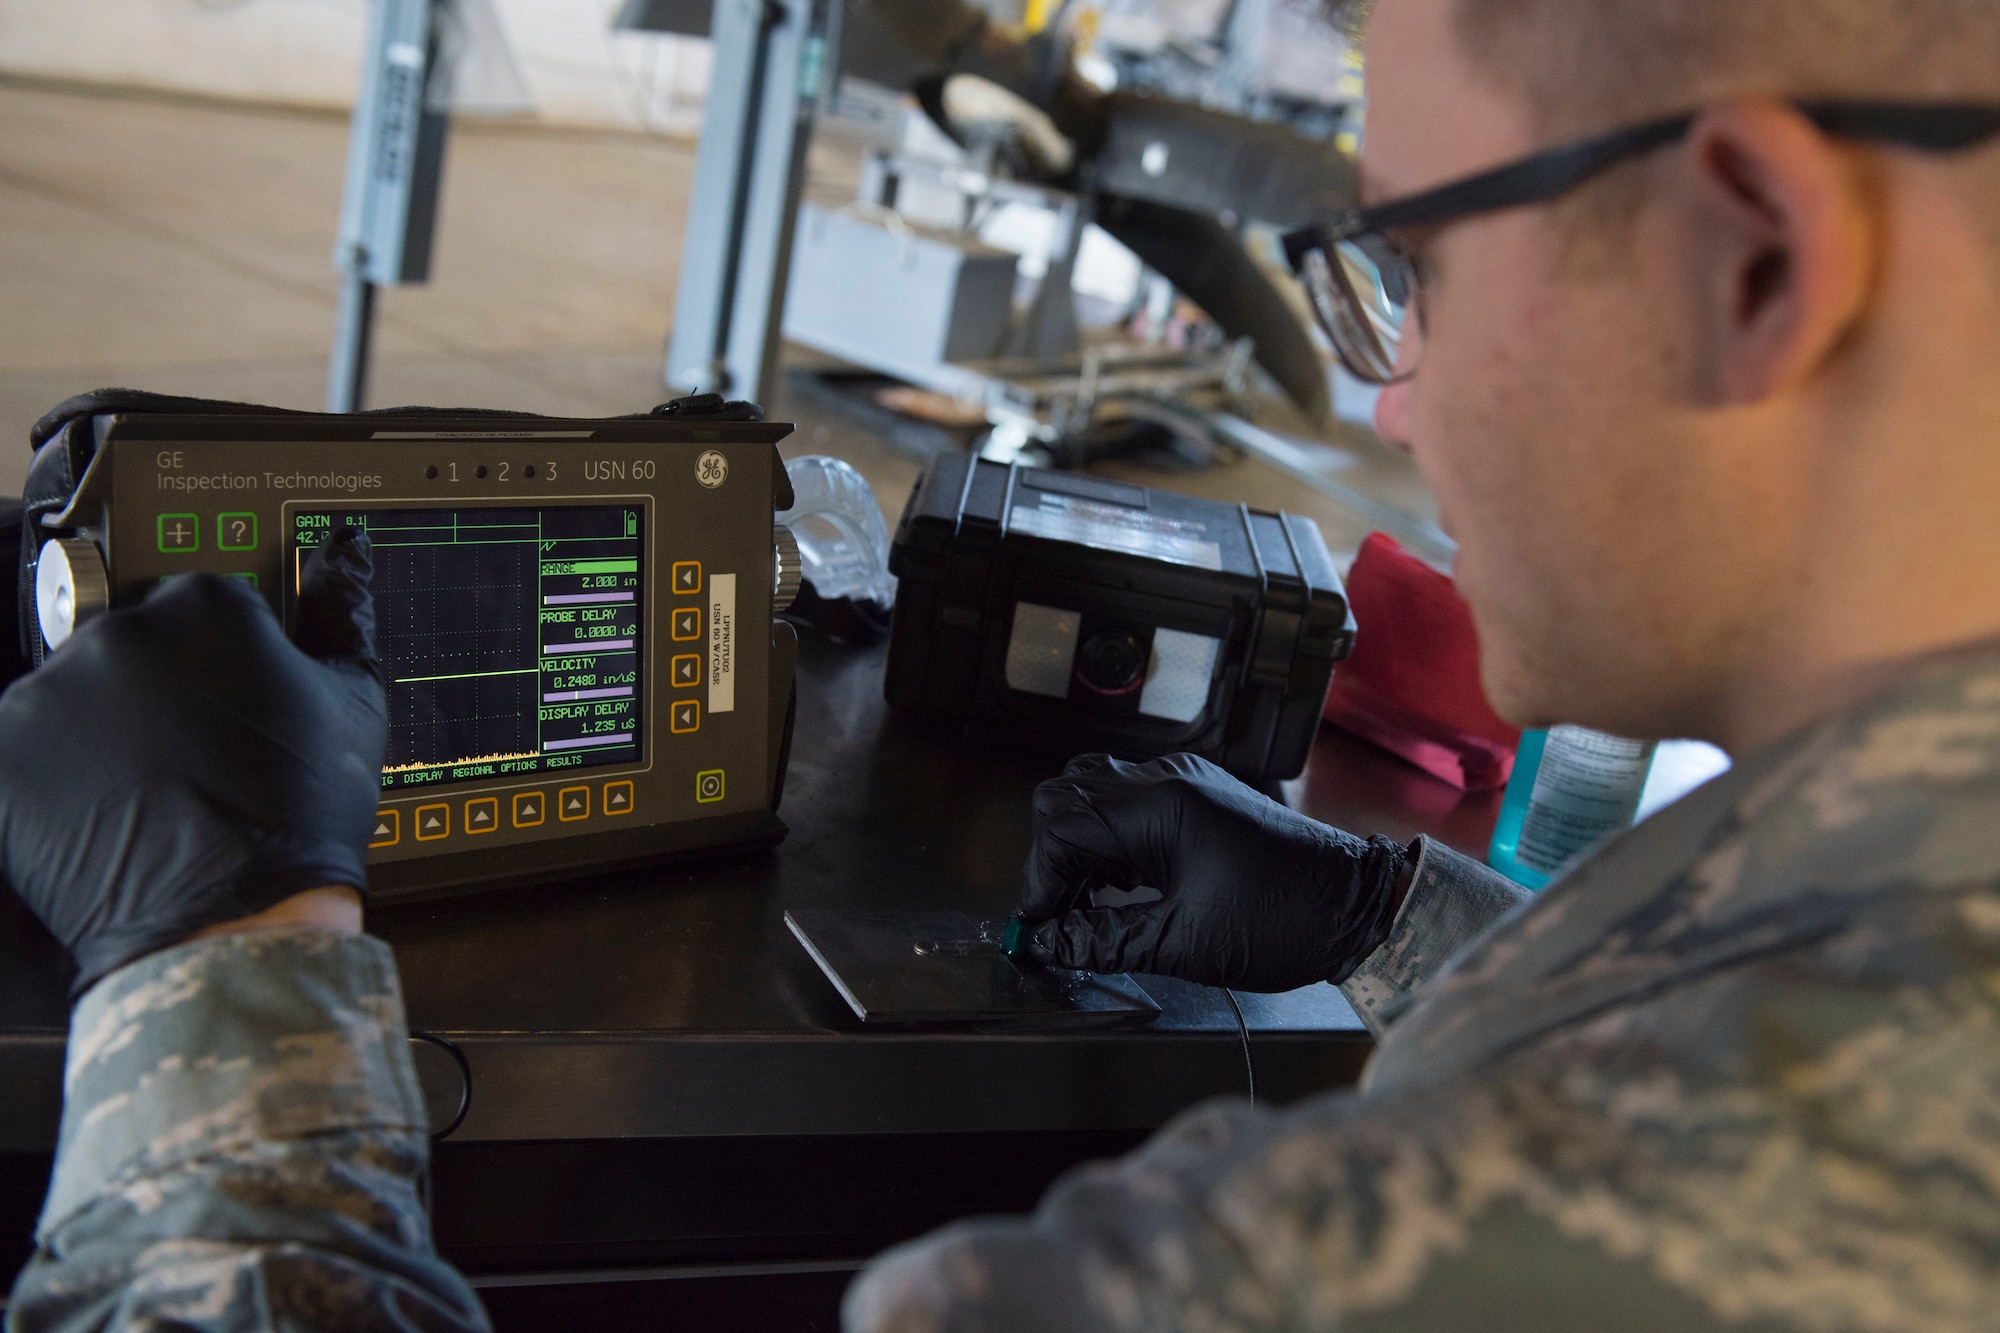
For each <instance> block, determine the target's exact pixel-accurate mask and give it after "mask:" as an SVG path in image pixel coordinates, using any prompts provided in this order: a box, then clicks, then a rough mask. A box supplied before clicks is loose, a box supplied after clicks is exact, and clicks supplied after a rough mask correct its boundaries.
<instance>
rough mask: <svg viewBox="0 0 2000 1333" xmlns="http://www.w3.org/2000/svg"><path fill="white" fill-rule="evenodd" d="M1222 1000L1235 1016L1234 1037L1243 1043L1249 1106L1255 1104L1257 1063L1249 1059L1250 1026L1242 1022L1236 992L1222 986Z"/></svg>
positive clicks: (1240, 1006) (1240, 1007) (1240, 1008)
mask: <svg viewBox="0 0 2000 1333" xmlns="http://www.w3.org/2000/svg"><path fill="white" fill-rule="evenodd" d="M1222 998H1223V999H1225V1000H1227V1001H1229V1012H1230V1013H1232V1014H1235V1015H1236V1035H1237V1037H1239V1038H1240V1039H1241V1040H1242V1042H1243V1077H1244V1079H1245V1080H1246V1081H1247V1082H1248V1083H1249V1084H1250V1104H1251V1105H1252V1106H1255V1105H1256V1104H1257V1062H1256V1061H1255V1060H1253V1059H1251V1058H1250V1025H1249V1024H1248V1023H1245V1022H1244V1021H1243V1006H1242V1005H1240V1004H1238V1003H1236V992H1235V991H1233V990H1231V989H1229V987H1227V986H1224V987H1223V988H1222Z"/></svg>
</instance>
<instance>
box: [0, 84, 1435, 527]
mask: <svg viewBox="0 0 2000 1333" xmlns="http://www.w3.org/2000/svg"><path fill="white" fill-rule="evenodd" d="M0 125H4V126H5V127H6V132H5V133H4V134H0V493H4V494H18V493H19V488H20V484H21V479H22V477H23V475H24V474H25V470H26V467H27V460H28V449H27V444H26V434H27V428H28V426H29V425H30V424H31V423H32V422H33V421H34V420H35V419H36V418H37V417H38V416H40V415H41V414H42V413H43V412H44V411H46V410H47V409H48V408H50V407H52V406H53V405H55V404H56V403H57V402H59V401H61V400H62V399H63V398H65V397H67V396H68V395H70V394H72V393H76V392H79V391H81V390H84V389H90V388H98V387H103V386H108V385H121V386H126V387H132V388H145V389H155V390H160V391H163V392H170V393H186V394H199V395H206V396H212V397H219V398H231V399H238V400H243V401H249V402H262V403H270V404H273V405H276V406H282V407H299V408H311V409H317V408H319V407H321V406H322V405H323V402H324V397H325V377H326V358H327V350H328V347H329V345H330V342H331V338H332V331H333V320H334V275H333V268H332V262H331V258H330V256H331V253H332V248H333V238H334V224H335V219H336V217H337V214H338V211H339V204H340V188H341V177H342V173H343V171H344V168H345V160H346V147H347V121H346V118H345V117H344V116H336V115H331V114H321V113H312V112H300V111H289V110H277V109H272V108H266V107H251V106H241V105H231V104H220V103H204V102H200V101H193V100H188V99H176V98H172V97H167V96H161V95H158V94H151V93H139V92H121V91H117V90H106V89H91V88H77V87H64V86H56V85H48V84H38V83H29V82H23V81H20V80H12V79H0ZM850 159H854V160H850ZM856 161H858V155H857V154H856V152H855V150H854V149H853V148H852V146H851V145H848V144H844V143H843V142H842V141H841V140H840V139H839V138H838V136H837V135H823V136H822V138H821V140H820V141H819V142H818V143H816V144H815V146H814V166H813V171H814V176H815V181H816V185H817V186H818V187H820V188H822V189H824V188H826V187H828V186H829V185H831V186H832V187H833V188H836V189H840V188H842V187H843V186H844V183H845V182H846V181H847V180H850V179H852V177H853V176H854V174H855V162H856ZM693 167H694V145H693V144H692V143H690V142H686V141H680V140H674V139H667V138H660V137H654V136H645V135H638V134H621V133H611V132H588V131H570V130H556V129H546V128H538V127H533V126H522V125H513V126H502V125H494V124H481V123H480V122H478V121H464V122H461V123H460V124H459V125H457V126H456V127H454V130H453V133H452V140H451V144H450V148H449V151H448V155H447V162H446V172H445V185H444V200H443V204H442V208H441V220H440V228H439V235H438V240H437V249H436V259H435V262H434V264H433V274H432V281H431V282H430V283H429V284H428V285H425V286H421V287H406V288H399V289H394V290H390V291H387V292H384V293H383V294H382V296H381V299H380V301H379V302H378V307H377V309H378V316H377V333H376V354H375V363H374V364H375V370H374V375H373V380H372V384H371V389H370V394H369V401H370V403H371V405H386V404H393V403H426V404H432V405H442V406H478V407H506V408H518V409H524V410H529V411H538V412H548V413H563V414H574V415H587V416H596V415H604V414H610V413H617V412H631V411H639V410H643V409H644V408H647V407H650V406H651V405H653V404H654V403H656V402H659V401H660V400H661V399H662V398H663V397H665V396H667V394H666V391H665V389H664V388H663V387H662V385H661V382H660V370H661V364H662V360H663V349H664V341H665V333H666V329H667V326H668V324H669V322H670V319H671V315H672V310H673V297H674V277H675V270H676V267H677V265H678V262H679V258H680V250H681V237H682V229H683V224H684V220H685V217H686V213H687V206H688V189H689V185H690V181H691V177H692V175H693ZM846 188H851V187H846ZM790 398H791V400H789V401H788V397H787V396H781V397H780V398H779V400H778V401H777V402H774V403H772V404H768V405H767V406H769V407H770V408H772V415H773V416H780V415H785V416H791V417H793V418H794V419H796V420H798V421H799V423H800V434H799V435H798V436H796V437H794V439H795V441H796V447H800V448H804V449H810V450H814V451H821V452H829V453H836V454H839V455H841V456H843V457H847V458H849V459H850V460H851V461H853V462H854V463H855V464H856V465H857V466H859V467H860V468H861V469H862V471H863V472H864V473H865V474H866V475H867V476H868V477H869V480H870V481H871V483H873V484H874V486H875V488H876V493H877V495H878V496H879V497H880V498H881V500H882V502H883V504H884V506H885V508H887V509H889V510H890V511H891V512H890V517H891V518H892V519H893V518H894V511H895V510H896V509H897V508H898V507H899V506H900V504H901V502H902V497H903V496H904V495H906V494H907V493H908V489H909V486H910V483H911V481H912V480H913V479H914V478H915V476H916V475H917V472H918V470H919V467H920V462H919V461H918V460H917V459H916V458H915V457H914V456H913V455H911V454H910V453H908V452H905V451H899V450H897V449H896V448H895V447H893V446H892V445H891V444H890V443H888V442H887V441H885V440H884V439H883V437H882V436H881V435H880V434H878V433H875V432H872V431H870V430H869V429H867V428H866V427H865V426H861V425H857V424H856V423H855V422H854V421H852V420H846V419H843V418H842V417H841V416H840V415H839V414H838V413H834V412H829V411H827V410H826V409H825V407H824V404H823V403H817V402H815V401H814V400H810V399H803V398H798V397H797V396H795V395H794V396H790ZM1275 411H1276V416H1277V418H1279V419H1280V420H1282V418H1283V415H1284V414H1283V411H1282V409H1281V408H1280V409H1275ZM1294 424H1295V423H1294ZM792 447H794V446H787V452H789V451H790V449H791V448H792ZM1313 452H1314V458H1315V460H1316V461H1315V465H1316V466H1317V467H1319V468H1321V469H1323V470H1324V471H1325V472H1326V474H1327V475H1329V476H1338V477H1339V478H1340V484H1342V485H1346V486H1349V487H1352V488H1353V489H1355V490H1358V491H1361V492H1363V493H1365V494H1367V495H1369V496H1371V497H1373V498H1374V499H1376V500H1377V501H1379V502H1385V503H1387V504H1390V505H1392V506H1394V507H1395V508H1397V509H1399V510H1406V511H1410V512H1412V513H1414V514H1417V515H1419V516H1424V515H1427V513H1428V509H1429V502H1428V499H1427V498H1426V497H1425V496H1424V494H1423V491H1422V487H1421V484H1420V483H1419V482H1418V481H1417V479H1416V478H1415V475H1414V472H1413V471H1412V470H1411V469H1410V468H1409V466H1408V464H1407V462H1406V461H1405V460H1403V459H1402V458H1401V457H1399V456H1397V455H1394V454H1392V453H1391V452H1389V451H1388V450H1386V449H1384V448H1383V447H1382V446H1381V445H1380V444H1379V443H1376V442H1375V441H1374V439H1373V437H1372V436H1371V435H1369V434H1368V433H1367V432H1365V431H1359V430H1346V431H1344V432H1341V433H1339V434H1337V435H1336V436H1335V437H1333V438H1331V440H1330V441H1329V442H1327V443H1322V444H1319V445H1316V446H1313ZM1104 470H1106V471H1110V472H1114V473H1116V474H1118V475H1121V476H1124V477H1126V478H1128V479H1131V480H1135V481H1139V482H1141V483H1143V484H1147V485H1156V486H1165V487H1169V488H1172V489H1180V490H1187V491H1193V492H1196V493H1201V494H1207V495H1211V496H1215V497H1217V498H1221V499H1227V500H1230V501H1243V502H1247V503H1249V504H1252V505H1257V506H1261V507H1266V508H1287V509H1291V510H1293V511H1294V512H1304V513H1308V514H1310V515H1312V516H1313V517H1315V518H1317V519H1318V520H1319V521H1320V523H1321V526H1322V527H1323V528H1324V529H1326V533H1327V538H1328V541H1329V543H1330V544H1331V545H1332V546H1333V547H1334V548H1335V549H1336V550H1342V549H1348V550H1351V549H1352V548H1353V546H1354V545H1355V544H1356V543H1357V542H1358V541H1359V540H1360V538H1361V537H1362V536H1363V535H1365V533H1366V532H1367V531H1368V530H1369V528H1370V527H1371V526H1374V524H1373V523H1372V522H1371V521H1370V520H1369V517H1368V515H1367V514H1366V513H1364V512H1360V511H1359V510H1357V508H1356V507H1355V506H1353V505H1344V504H1342V503H1340V502H1339V501H1338V500H1337V499H1332V498H1329V497H1327V496H1326V495H1323V494H1317V493H1315V492H1313V491H1311V490H1309V489H1307V488H1305V487H1303V486H1301V485H1299V484H1298V483H1297V482H1296V481H1295V480H1293V479H1292V478H1288V477H1286V476H1284V475H1282V474H1280V473H1279V472H1277V471H1275V470H1273V469H1271V468H1269V467H1266V466H1264V465H1263V464H1261V463H1258V462H1255V461H1252V460H1245V461H1242V462H1239V463H1236V464H1233V465H1230V466H1226V467H1222V468H1217V469H1212V470H1210V471H1207V472H1201V473H1180V472H1153V471H1149V470H1148V469H1146V468H1145V467H1144V466H1143V464H1138V463H1133V462H1123V463H1118V464H1112V465H1107V467H1106V468H1105V469H1104Z"/></svg>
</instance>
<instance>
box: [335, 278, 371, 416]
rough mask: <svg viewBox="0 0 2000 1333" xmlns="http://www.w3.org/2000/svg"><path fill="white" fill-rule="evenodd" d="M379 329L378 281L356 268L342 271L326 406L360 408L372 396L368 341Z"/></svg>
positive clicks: (341, 409)
mask: <svg viewBox="0 0 2000 1333" xmlns="http://www.w3.org/2000/svg"><path fill="white" fill-rule="evenodd" d="M374 332H375V284H374V283H372V282H370V281H368V279H366V278H364V277H361V276H360V275H359V274H357V273H355V272H354V271H353V270H352V269H350V270H348V271H346V272H343V273H342V274H341V275H340V303H339V305H338V306H337V307H336V308H335V311H334V319H333V360H332V362H331V363H330V364H329V365H328V366H327V371H326V410H327V411H329V412H359V411H360V410H361V405H362V404H363V403H364V402H366V401H367V398H368V345H369V343H370V342H371V341H372V339H373V336H374Z"/></svg>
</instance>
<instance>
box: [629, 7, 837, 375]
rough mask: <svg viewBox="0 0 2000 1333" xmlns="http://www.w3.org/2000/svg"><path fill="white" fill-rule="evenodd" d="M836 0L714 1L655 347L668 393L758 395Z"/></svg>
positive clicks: (773, 364) (772, 356) (770, 352)
mask: <svg viewBox="0 0 2000 1333" xmlns="http://www.w3.org/2000/svg"><path fill="white" fill-rule="evenodd" d="M837 19H838V9H837V0H716V3H715V12H714V16H713V18H712V20H711V22H710V32H711V33H712V34H713V38H714V42H715V72H714V75H713V82H712V83H711V84H710V87H709V94H708V105H707V107H706V109H705V110H704V112H703V116H702V130H701V146H700V148H699V150H698V151H697V153H696V156H695V168H694V198H693V202H692V203H691V204H690V205H689V208H688V222H687V241H686V245H685V247H684V249H683V250H682V252H681V269H680V287H679V291H678V294H677V295H676V298H675V301H674V326H673V332H672V335H671V337H670V340H669V343H668V347H667V364H666V376H665V378H666V381H667V383H668V384H670V385H672V386H674V387H676V388H684V389H689V390H693V391H695V392H701V393H725V394H730V395H733V396H736V397H746V398H751V399H753V400H758V401H762V400H763V399H765V398H767V397H768V396H769V393H770V390H771V387H772V383H773V378H774V375H775V372H776V370H777V360H778V343H779V332H778V330H779V321H780V318H781V316H782V314H783V311H784V304H785V281H786V278H787V276H788V275H789V271H790V266H791V254H792V230H793V226H794V224H795V221H796V219H797V216H798V207H799V192H800V188H801V187H802V186H803V184H804V181H805V159H806V148H807V146H808V145H809V144H810V143H811V140H812V122H813V116H814V113H815V111H816V109H817V104H818V101H819V98H820V94H821V90H822V87H823V86H824V84H825V83H827V82H830V80H829V78H828V75H829V71H828V69H827V61H828V53H829V51H830V50H831V49H832V41H831V38H832V29H833V27H834V25H835V24H836V22H837Z"/></svg>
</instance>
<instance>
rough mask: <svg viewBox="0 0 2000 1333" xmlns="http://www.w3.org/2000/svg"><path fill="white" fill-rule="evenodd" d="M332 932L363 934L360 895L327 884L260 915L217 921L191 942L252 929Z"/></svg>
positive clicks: (344, 888)
mask: <svg viewBox="0 0 2000 1333" xmlns="http://www.w3.org/2000/svg"><path fill="white" fill-rule="evenodd" d="M298 929H310V930H329V931H334V932H336V933H339V934H343V935H359V934H360V933H361V894H360V893H359V892H358V891H357V890H355V889H354V888H353V887H351V886H350V885H346V884H327V885H322V886H321V887H319V888H317V889H307V890H306V891H305V892H303V893H295V894H293V895H292V896H291V897H289V898H286V899H284V900H282V901H280V902H276V903H273V904H271V906H269V907H267V908H265V909H264V910H263V911H261V912H255V913H252V914H251V915H249V916H239V917H237V918H236V919H235V920H233V921H218V922H216V923H215V924H214V925H212V926H207V927H204V928H203V929H201V930H197V931H196V932H195V933H194V934H192V935H190V936H188V939H190V940H202V939H207V938H209V937H210V936H214V935H238V934H242V933H244V932H246V931H252V930H298Z"/></svg>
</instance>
